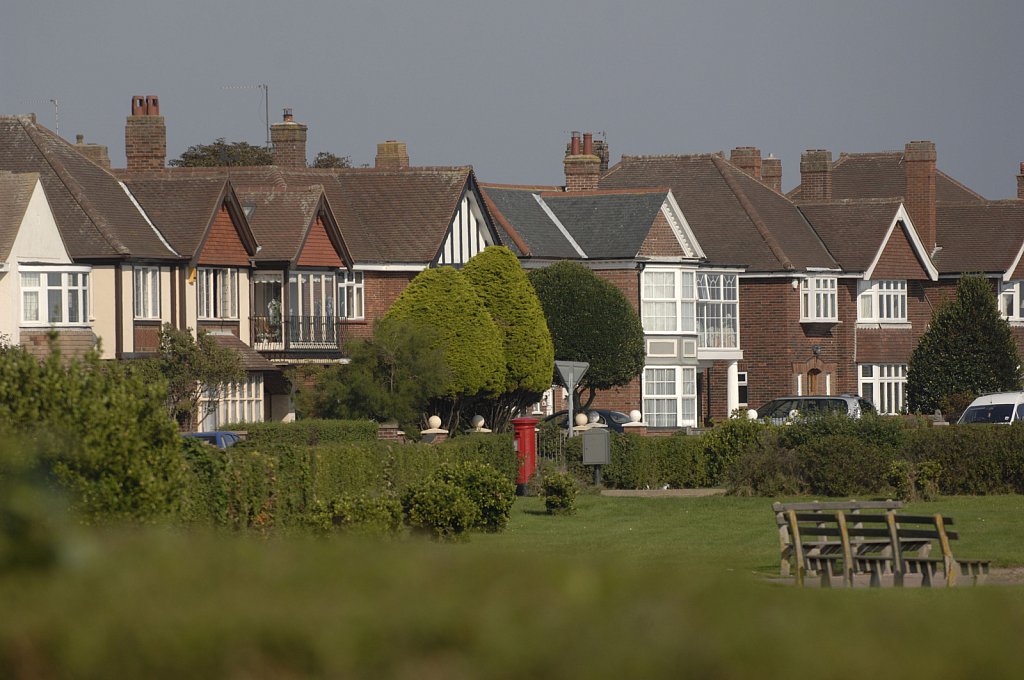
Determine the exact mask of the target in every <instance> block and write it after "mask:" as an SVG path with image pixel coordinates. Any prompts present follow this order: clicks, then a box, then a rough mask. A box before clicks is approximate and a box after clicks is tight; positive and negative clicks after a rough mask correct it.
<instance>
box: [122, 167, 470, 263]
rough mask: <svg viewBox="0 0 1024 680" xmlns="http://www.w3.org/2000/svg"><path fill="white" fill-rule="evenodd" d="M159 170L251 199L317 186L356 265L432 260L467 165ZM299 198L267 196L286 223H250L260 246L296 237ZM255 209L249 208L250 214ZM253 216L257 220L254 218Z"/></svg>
mask: <svg viewBox="0 0 1024 680" xmlns="http://www.w3.org/2000/svg"><path fill="white" fill-rule="evenodd" d="M160 173H161V174H168V175H172V176H175V177H177V176H194V177H222V178H227V179H230V180H231V184H232V185H233V186H234V187H235V191H236V193H238V194H245V195H246V197H247V200H252V199H254V195H255V194H257V193H267V194H268V195H269V194H271V193H273V194H277V193H279V192H280V193H283V194H293V193H296V192H297V193H299V194H301V193H303V192H306V193H311V192H315V191H317V190H318V189H317V187H319V188H320V189H322V191H323V192H324V194H325V195H326V196H327V201H328V203H329V205H330V207H331V211H332V212H333V214H334V217H335V219H336V220H337V222H338V227H339V229H340V231H341V234H342V237H343V238H344V241H345V243H346V245H347V246H348V248H349V250H350V253H351V255H352V258H353V259H354V261H355V262H356V263H389V262H397V263H422V264H429V263H430V262H432V261H433V260H434V258H435V256H436V255H437V252H438V250H439V249H440V247H441V244H442V243H443V241H444V238H445V235H446V233H447V230H448V227H449V226H450V225H451V220H452V218H453V217H454V215H455V212H456V210H458V207H459V199H460V198H461V197H462V192H463V190H464V189H465V188H466V186H467V183H469V182H470V180H471V178H472V169H471V168H469V167H456V168H426V167H415V168H408V169H401V170H378V169H375V168H355V169H353V168H343V169H331V168H281V167H278V166H259V167H223V168H169V169H166V170H162V171H160ZM129 176H130V175H129ZM303 200H305V199H299V198H298V197H297V196H293V197H292V198H285V199H284V200H282V201H280V202H277V201H276V199H275V206H274V208H273V210H279V211H281V212H279V213H278V214H279V217H280V218H281V219H286V220H287V221H286V222H284V223H281V224H278V225H275V226H274V227H273V228H268V227H267V225H266V223H264V224H262V225H261V226H260V227H259V228H257V227H254V228H253V229H254V232H256V231H258V233H256V238H257V241H259V243H260V245H262V246H263V248H264V249H269V250H270V251H271V252H277V253H279V254H280V253H284V252H287V251H288V250H289V248H290V247H291V236H292V234H291V232H292V231H298V232H299V235H301V233H302V229H303V228H304V227H305V226H307V225H308V221H305V222H303V223H302V224H301V226H300V225H299V224H298V223H297V222H296V221H295V220H296V219H299V218H300V217H301V219H306V218H305V216H304V215H303V214H302V207H301V206H300V205H299V204H298V203H302V201H303ZM296 201H298V203H296ZM289 204H290V207H289ZM259 212H260V209H259V207H257V211H256V214H257V215H258V213H259ZM256 219H257V221H259V220H260V217H258V216H257V217H256ZM285 232H288V233H287V234H286V233H285ZM260 255H261V257H262V256H263V253H262V252H261V253H260ZM264 259H265V258H264Z"/></svg>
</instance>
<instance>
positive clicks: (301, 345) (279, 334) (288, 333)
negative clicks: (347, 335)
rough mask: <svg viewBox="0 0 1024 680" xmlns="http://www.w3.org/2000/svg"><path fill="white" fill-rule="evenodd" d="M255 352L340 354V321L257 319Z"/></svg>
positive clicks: (327, 318) (322, 318) (254, 319)
mask: <svg viewBox="0 0 1024 680" xmlns="http://www.w3.org/2000/svg"><path fill="white" fill-rule="evenodd" d="M250 321H251V324H252V346H253V349H255V350H257V351H263V352H268V351H269V352H273V351H286V350H290V349H302V350H310V349H313V350H337V349H338V348H339V343H338V340H339V333H338V318H337V317H333V316H285V317H282V318H281V319H280V320H278V319H273V321H274V322H276V323H273V322H272V320H271V319H270V318H269V317H266V316H254V317H251V319H250Z"/></svg>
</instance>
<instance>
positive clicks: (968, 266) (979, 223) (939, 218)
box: [933, 200, 1024, 274]
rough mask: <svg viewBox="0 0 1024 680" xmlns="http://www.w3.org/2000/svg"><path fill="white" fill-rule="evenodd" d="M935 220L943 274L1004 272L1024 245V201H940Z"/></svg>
mask: <svg viewBox="0 0 1024 680" xmlns="http://www.w3.org/2000/svg"><path fill="white" fill-rule="evenodd" d="M935 221H936V231H937V233H938V239H937V240H938V242H939V245H941V246H942V249H941V250H940V251H939V252H938V253H937V254H936V255H935V257H934V258H933V260H934V261H935V265H936V267H937V268H938V270H939V273H940V274H956V273H962V272H1000V273H1001V272H1004V271H1006V270H1007V269H1009V267H1010V265H1012V264H1013V261H1014V259H1015V258H1016V257H1017V253H1018V252H1020V249H1021V246H1022V245H1024V201H1020V200H1007V201H988V202H986V203H975V204H960V205H949V204H946V205H943V204H939V205H938V206H937V207H936V209H935Z"/></svg>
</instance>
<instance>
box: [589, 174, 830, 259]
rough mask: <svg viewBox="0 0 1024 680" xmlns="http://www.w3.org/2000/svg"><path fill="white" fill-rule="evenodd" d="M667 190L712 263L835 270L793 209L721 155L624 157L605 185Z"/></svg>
mask: <svg viewBox="0 0 1024 680" xmlns="http://www.w3.org/2000/svg"><path fill="white" fill-rule="evenodd" d="M652 186H659V187H668V188H670V189H671V190H672V194H673V195H674V196H675V199H676V202H677V203H678V204H679V207H680V209H681V210H682V212H683V215H684V216H685V217H686V221H687V223H688V224H689V225H690V228H691V229H692V230H693V232H694V235H695V236H696V238H697V242H698V243H700V246H701V248H702V249H703V250H704V253H705V255H706V256H707V258H708V260H709V261H711V262H714V263H716V264H733V265H740V266H745V267H747V271H749V272H778V271H793V270H803V269H806V268H807V267H828V268H832V267H836V266H837V263H836V261H835V260H834V259H833V258H832V256H831V255H830V254H829V252H828V250H827V249H826V248H825V245H824V244H823V243H822V242H821V240H820V239H819V238H818V236H817V234H815V232H814V230H813V229H811V227H810V225H809V224H808V223H807V221H806V220H805V219H804V217H803V215H802V214H801V213H800V211H799V210H797V208H796V206H795V205H794V204H793V203H792V202H791V201H789V200H788V199H787V198H786V197H785V196H782V195H780V194H778V193H776V192H775V191H772V190H771V189H769V188H768V187H766V186H765V185H763V184H762V183H761V182H759V181H757V180H756V179H754V178H753V177H750V176H749V175H747V174H746V173H744V172H743V171H742V170H740V169H739V168H737V167H736V166H734V165H732V164H731V163H730V162H729V161H727V160H725V159H724V158H722V157H721V156H720V155H718V154H698V155H686V156H623V157H622V160H621V161H620V162H619V163H618V164H616V165H615V166H613V167H612V168H610V169H609V170H608V172H607V173H606V174H605V175H603V176H602V177H601V178H600V180H599V183H598V187H599V188H600V189H628V188H643V187H652Z"/></svg>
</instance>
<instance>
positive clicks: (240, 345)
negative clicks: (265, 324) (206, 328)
mask: <svg viewBox="0 0 1024 680" xmlns="http://www.w3.org/2000/svg"><path fill="white" fill-rule="evenodd" d="M210 337H211V338H212V339H213V340H214V341H215V342H216V343H217V344H218V345H220V346H221V347H228V348H230V349H233V350H236V351H237V352H238V356H239V359H241V362H242V368H243V369H245V370H246V371H272V372H274V373H280V372H281V369H280V368H278V367H277V366H275V365H274V364H272V363H270V362H269V361H267V359H266V358H264V356H263V355H262V354H260V353H259V352H257V351H256V350H254V349H253V348H252V347H249V345H247V344H245V343H244V342H242V341H241V340H239V339H238V338H237V337H235V336H234V335H233V334H231V333H210Z"/></svg>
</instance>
